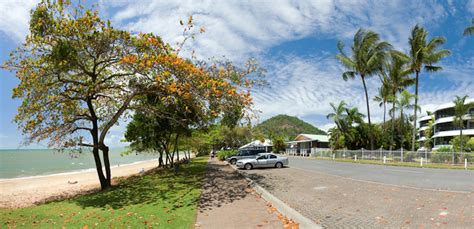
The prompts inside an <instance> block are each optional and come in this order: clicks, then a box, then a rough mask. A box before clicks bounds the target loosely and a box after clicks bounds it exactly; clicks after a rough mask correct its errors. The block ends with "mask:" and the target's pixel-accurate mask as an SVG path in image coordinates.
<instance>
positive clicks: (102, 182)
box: [92, 147, 108, 190]
mask: <svg viewBox="0 0 474 229" xmlns="http://www.w3.org/2000/svg"><path fill="white" fill-rule="evenodd" d="M92 155H94V162H95V168H96V170H97V176H98V177H99V182H100V189H102V190H104V189H106V188H107V187H108V185H107V180H106V179H105V176H104V171H102V163H101V161H100V156H99V148H98V147H93V148H92Z"/></svg>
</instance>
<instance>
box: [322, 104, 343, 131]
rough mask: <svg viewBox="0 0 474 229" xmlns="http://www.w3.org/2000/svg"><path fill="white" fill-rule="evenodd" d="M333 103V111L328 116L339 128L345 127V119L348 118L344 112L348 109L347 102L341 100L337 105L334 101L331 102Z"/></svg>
mask: <svg viewBox="0 0 474 229" xmlns="http://www.w3.org/2000/svg"><path fill="white" fill-rule="evenodd" d="M329 105H331V107H332V110H333V112H332V113H329V114H328V115H327V116H326V118H328V119H332V120H333V121H334V123H335V124H336V127H337V128H338V129H339V130H343V129H344V120H345V118H346V114H345V113H344V112H345V111H346V109H347V108H346V105H347V104H346V102H344V101H341V102H339V104H338V105H337V106H336V105H335V104H334V103H329Z"/></svg>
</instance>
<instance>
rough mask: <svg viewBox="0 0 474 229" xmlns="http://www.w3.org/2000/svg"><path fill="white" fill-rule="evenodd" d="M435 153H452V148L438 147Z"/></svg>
mask: <svg viewBox="0 0 474 229" xmlns="http://www.w3.org/2000/svg"><path fill="white" fill-rule="evenodd" d="M435 152H453V147H451V146H440V147H439V148H438V149H437V150H435Z"/></svg>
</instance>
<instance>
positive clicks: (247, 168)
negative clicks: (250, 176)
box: [244, 163, 253, 170]
mask: <svg viewBox="0 0 474 229" xmlns="http://www.w3.org/2000/svg"><path fill="white" fill-rule="evenodd" d="M244 167H245V169H246V170H251V169H252V167H253V166H252V164H250V163H247V164H245V166H244Z"/></svg>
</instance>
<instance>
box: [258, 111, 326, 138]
mask: <svg viewBox="0 0 474 229" xmlns="http://www.w3.org/2000/svg"><path fill="white" fill-rule="evenodd" d="M253 129H254V131H255V132H261V133H263V134H264V135H265V136H267V137H271V136H282V137H284V138H285V139H294V138H295V137H296V136H297V135H298V134H302V133H304V134H326V132H324V131H322V130H320V129H318V128H316V127H314V126H313V125H311V124H309V123H307V122H305V121H303V120H301V119H299V118H297V117H293V116H288V115H277V116H274V117H272V118H270V119H267V120H265V121H263V122H262V123H260V124H258V125H256V126H255V127H254V128H253Z"/></svg>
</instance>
